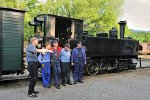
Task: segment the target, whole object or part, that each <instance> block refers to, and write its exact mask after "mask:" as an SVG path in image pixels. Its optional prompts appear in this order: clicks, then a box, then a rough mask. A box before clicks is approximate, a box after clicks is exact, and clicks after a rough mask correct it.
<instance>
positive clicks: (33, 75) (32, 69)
mask: <svg viewBox="0 0 150 100" xmlns="http://www.w3.org/2000/svg"><path fill="white" fill-rule="evenodd" d="M38 64H39V63H38V62H29V63H28V71H29V75H30V83H29V89H28V93H33V92H34V87H35V85H36V82H37V79H38Z"/></svg>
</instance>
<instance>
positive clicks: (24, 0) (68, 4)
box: [0, 0, 123, 39]
mask: <svg viewBox="0 0 150 100" xmlns="http://www.w3.org/2000/svg"><path fill="white" fill-rule="evenodd" d="M122 3H123V0H115V2H114V0H47V1H46V3H42V2H39V0H1V1H0V6H6V7H12V8H18V9H25V10H28V12H27V13H26V14H25V39H27V38H28V37H30V36H31V35H33V27H30V26H29V25H28V22H29V21H31V20H33V18H34V17H35V16H36V15H38V14H41V13H46V14H55V15H60V16H66V17H73V18H78V19H83V20H84V23H85V24H86V26H87V27H86V28H85V30H87V31H89V32H90V33H91V34H93V35H95V34H96V33H98V32H102V31H103V32H108V31H109V29H111V28H112V27H116V28H118V27H119V26H118V16H119V14H120V13H121V12H120V11H121V10H120V9H121V5H122Z"/></svg>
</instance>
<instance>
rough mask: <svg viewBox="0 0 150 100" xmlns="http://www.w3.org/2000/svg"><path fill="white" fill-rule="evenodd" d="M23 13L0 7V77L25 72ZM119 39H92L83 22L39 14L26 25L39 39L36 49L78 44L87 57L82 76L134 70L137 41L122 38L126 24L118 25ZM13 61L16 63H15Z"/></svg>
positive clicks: (105, 35)
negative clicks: (77, 42) (82, 47)
mask: <svg viewBox="0 0 150 100" xmlns="http://www.w3.org/2000/svg"><path fill="white" fill-rule="evenodd" d="M25 12H26V11H24V10H18V9H14V8H6V7H0V77H1V76H2V75H7V74H13V73H18V74H19V73H23V72H24V69H25V67H24V60H23V58H24V56H23V49H24V38H23V37H24V15H25ZM119 24H120V38H119V39H118V33H117V30H116V29H114V28H113V29H112V30H110V32H109V36H108V33H98V34H97V35H96V36H91V35H89V34H88V33H87V32H84V31H83V26H84V25H83V20H80V19H75V18H68V17H63V16H57V15H51V14H40V15H38V16H36V17H35V18H34V19H33V21H30V22H29V25H30V26H31V27H34V33H35V34H34V35H35V36H36V37H37V38H38V39H39V48H42V47H43V46H44V44H45V43H46V42H48V41H49V42H51V41H53V40H54V39H58V40H59V45H60V46H63V45H64V44H65V43H69V44H70V47H71V49H72V48H74V47H75V46H76V41H77V40H81V41H82V42H83V46H84V47H85V50H86V54H87V60H88V62H87V66H86V67H85V72H87V73H88V74H89V75H95V74H97V73H98V72H103V71H105V70H112V69H117V70H119V69H135V68H136V64H137V60H138V45H139V42H138V41H137V40H133V39H131V38H124V33H125V25H126V22H125V21H121V22H120V23H119ZM14 58H15V59H14Z"/></svg>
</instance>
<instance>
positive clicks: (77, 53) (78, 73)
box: [71, 41, 87, 84]
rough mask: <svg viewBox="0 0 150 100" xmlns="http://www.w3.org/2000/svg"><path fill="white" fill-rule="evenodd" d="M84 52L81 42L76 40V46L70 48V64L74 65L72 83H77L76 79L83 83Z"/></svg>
mask: <svg viewBox="0 0 150 100" xmlns="http://www.w3.org/2000/svg"><path fill="white" fill-rule="evenodd" d="M86 62H87V61H86V53H85V50H84V48H83V47H82V42H81V41H78V42H77V47H75V48H74V49H73V50H72V56H71V65H74V76H73V78H74V84H77V81H78V82H80V83H83V81H82V74H83V67H84V64H86Z"/></svg>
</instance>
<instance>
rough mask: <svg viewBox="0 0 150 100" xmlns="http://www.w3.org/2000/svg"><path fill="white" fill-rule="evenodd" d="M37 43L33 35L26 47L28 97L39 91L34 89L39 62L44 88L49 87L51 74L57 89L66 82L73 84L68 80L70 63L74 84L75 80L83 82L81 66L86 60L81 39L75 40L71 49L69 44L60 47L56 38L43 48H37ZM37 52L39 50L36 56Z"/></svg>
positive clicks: (35, 94)
mask: <svg viewBox="0 0 150 100" xmlns="http://www.w3.org/2000/svg"><path fill="white" fill-rule="evenodd" d="M37 45H38V39H37V38H35V37H33V38H32V39H31V43H30V44H29V45H28V47H27V49H26V59H27V62H28V70H29V73H30V74H29V75H30V83H29V89H28V96H29V97H37V94H38V93H39V92H38V91H35V90H34V87H35V85H36V82H37V79H38V68H39V67H38V66H39V63H40V65H41V67H42V81H43V86H44V87H45V88H50V86H51V76H54V84H55V87H56V88H57V89H60V88H61V84H62V85H63V86H66V84H69V85H73V83H72V82H71V80H70V72H71V70H70V69H71V68H70V64H71V65H72V66H74V71H73V79H74V84H77V82H80V83H83V80H82V74H83V67H84V65H85V64H86V62H87V61H86V54H85V50H84V49H83V48H82V42H81V41H78V42H77V46H76V47H75V48H74V49H73V50H72V51H71V49H70V46H69V44H65V45H64V48H61V47H60V46H59V45H58V41H57V40H54V41H53V46H52V47H51V43H50V42H47V43H46V44H45V46H46V47H45V48H44V49H37V48H36V46H37ZM37 52H39V55H38V56H37ZM51 69H52V71H51ZM51 72H53V74H51Z"/></svg>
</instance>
